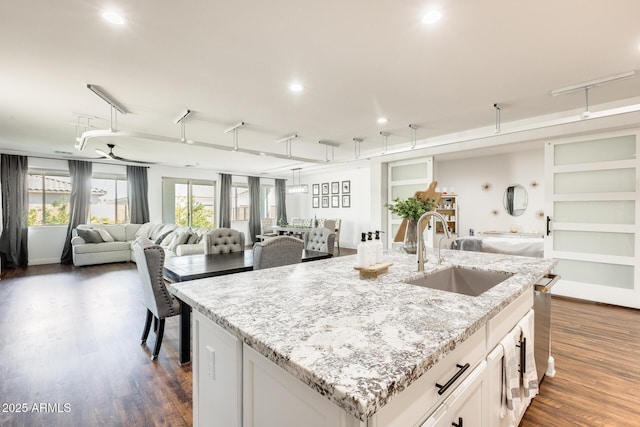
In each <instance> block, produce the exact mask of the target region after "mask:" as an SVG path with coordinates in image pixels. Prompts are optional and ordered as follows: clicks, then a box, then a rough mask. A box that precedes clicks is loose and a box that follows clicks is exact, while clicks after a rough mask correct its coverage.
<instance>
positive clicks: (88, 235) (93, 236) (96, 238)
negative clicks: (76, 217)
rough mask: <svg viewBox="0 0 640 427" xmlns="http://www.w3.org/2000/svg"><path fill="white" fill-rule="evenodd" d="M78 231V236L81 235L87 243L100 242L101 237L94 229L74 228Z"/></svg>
mask: <svg viewBox="0 0 640 427" xmlns="http://www.w3.org/2000/svg"><path fill="white" fill-rule="evenodd" d="M76 231H77V232H78V236H80V237H82V238H83V239H84V241H85V242H87V243H102V242H104V240H102V237H100V233H98V232H97V231H96V230H89V229H86V228H78V229H76Z"/></svg>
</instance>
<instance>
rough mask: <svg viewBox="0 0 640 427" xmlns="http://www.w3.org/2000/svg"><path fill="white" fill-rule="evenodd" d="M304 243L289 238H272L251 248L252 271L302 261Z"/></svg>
mask: <svg viewBox="0 0 640 427" xmlns="http://www.w3.org/2000/svg"><path fill="white" fill-rule="evenodd" d="M303 248H304V242H303V241H302V240H300V239H296V238H295V237H291V236H278V237H273V238H271V239H269V240H266V241H264V242H258V243H256V244H255V245H254V246H253V269H254V270H262V269H264V268H271V267H279V266H281V265H289V264H297V263H299V262H301V261H302V250H303Z"/></svg>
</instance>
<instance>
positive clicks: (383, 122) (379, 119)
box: [378, 117, 389, 125]
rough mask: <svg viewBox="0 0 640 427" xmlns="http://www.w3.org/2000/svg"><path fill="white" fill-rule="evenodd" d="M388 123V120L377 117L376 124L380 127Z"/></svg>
mask: <svg viewBox="0 0 640 427" xmlns="http://www.w3.org/2000/svg"><path fill="white" fill-rule="evenodd" d="M388 121H389V119H387V118H386V117H378V123H380V124H381V125H383V124H385V123H387V122H388Z"/></svg>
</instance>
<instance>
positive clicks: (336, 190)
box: [331, 181, 340, 194]
mask: <svg viewBox="0 0 640 427" xmlns="http://www.w3.org/2000/svg"><path fill="white" fill-rule="evenodd" d="M331 194H340V183H339V182H338V181H336V182H332V183H331Z"/></svg>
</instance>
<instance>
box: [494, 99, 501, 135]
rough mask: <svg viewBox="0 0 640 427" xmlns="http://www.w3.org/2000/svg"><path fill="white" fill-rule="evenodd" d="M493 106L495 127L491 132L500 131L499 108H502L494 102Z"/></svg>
mask: <svg viewBox="0 0 640 427" xmlns="http://www.w3.org/2000/svg"><path fill="white" fill-rule="evenodd" d="M493 108H495V109H496V129H495V130H494V131H493V133H496V134H497V133H500V132H501V130H500V110H501V109H502V107H500V104H498V103H495V104H493Z"/></svg>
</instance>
